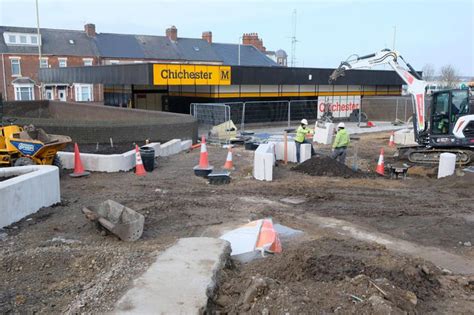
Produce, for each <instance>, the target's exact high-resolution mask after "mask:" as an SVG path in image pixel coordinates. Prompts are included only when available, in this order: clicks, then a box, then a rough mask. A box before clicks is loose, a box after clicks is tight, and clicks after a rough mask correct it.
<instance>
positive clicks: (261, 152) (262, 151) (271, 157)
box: [253, 143, 275, 181]
mask: <svg viewBox="0 0 474 315" xmlns="http://www.w3.org/2000/svg"><path fill="white" fill-rule="evenodd" d="M274 165H275V144H273V143H265V144H261V145H259V146H258V148H257V150H255V155H254V159H253V177H254V178H255V179H258V180H266V181H272V180H273V166H274Z"/></svg>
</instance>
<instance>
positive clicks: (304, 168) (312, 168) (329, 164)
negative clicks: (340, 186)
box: [293, 155, 364, 178]
mask: <svg viewBox="0 0 474 315" xmlns="http://www.w3.org/2000/svg"><path fill="white" fill-rule="evenodd" d="M293 170H295V171H297V172H301V173H305V174H308V175H311V176H339V177H345V178H348V177H364V174H362V173H360V172H355V171H353V170H351V169H350V168H349V167H347V166H346V165H344V164H342V163H339V162H338V161H336V160H334V159H331V158H330V157H328V156H321V155H316V156H313V157H312V158H311V159H309V160H306V161H304V162H303V163H301V164H299V165H297V166H295V167H294V168H293Z"/></svg>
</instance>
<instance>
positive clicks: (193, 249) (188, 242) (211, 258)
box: [113, 237, 230, 314]
mask: <svg viewBox="0 0 474 315" xmlns="http://www.w3.org/2000/svg"><path fill="white" fill-rule="evenodd" d="M229 256H230V244H229V243H228V242H227V241H224V240H221V239H216V238H210V237H191V238H182V239H179V240H178V242H177V243H176V244H175V245H173V246H172V247H170V248H168V249H167V250H165V251H164V252H162V253H161V254H159V255H158V257H157V259H156V262H154V263H153V264H152V265H151V266H150V268H148V270H147V271H146V272H145V273H144V274H143V275H142V276H141V277H140V278H138V279H136V280H135V281H134V284H133V287H132V288H131V289H130V290H129V291H128V292H127V293H125V295H124V296H123V297H122V298H121V299H120V300H119V301H118V302H117V305H116V309H115V311H114V312H113V313H114V314H200V313H202V311H203V310H205V307H206V305H207V301H208V297H209V296H210V295H211V294H212V293H213V291H214V289H215V286H216V277H217V272H218V271H219V270H220V269H221V268H223V266H224V264H225V262H226V260H227V259H228V258H229Z"/></svg>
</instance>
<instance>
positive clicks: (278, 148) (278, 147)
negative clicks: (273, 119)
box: [269, 140, 296, 163]
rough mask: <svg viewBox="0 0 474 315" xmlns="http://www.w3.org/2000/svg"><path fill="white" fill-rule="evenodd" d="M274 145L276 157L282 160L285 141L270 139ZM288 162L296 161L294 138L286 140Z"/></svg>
mask: <svg viewBox="0 0 474 315" xmlns="http://www.w3.org/2000/svg"><path fill="white" fill-rule="evenodd" d="M269 143H273V144H274V145H275V155H276V159H277V160H279V161H282V160H284V156H285V142H284V141H271V142H269ZM288 162H293V163H296V144H295V141H294V140H288Z"/></svg>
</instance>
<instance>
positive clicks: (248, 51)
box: [212, 43, 279, 67]
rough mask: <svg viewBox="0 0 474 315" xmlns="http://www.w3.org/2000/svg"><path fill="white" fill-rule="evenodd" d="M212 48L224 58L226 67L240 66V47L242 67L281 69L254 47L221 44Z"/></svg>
mask: <svg viewBox="0 0 474 315" xmlns="http://www.w3.org/2000/svg"><path fill="white" fill-rule="evenodd" d="M212 47H213V48H214V50H215V51H216V53H217V54H218V55H219V56H220V57H221V58H222V61H223V63H224V64H226V65H231V66H237V65H239V47H240V65H241V66H262V67H279V65H278V64H277V63H276V62H275V61H273V60H271V59H270V58H268V57H267V56H265V55H264V54H263V53H262V52H260V51H259V50H258V49H257V48H255V47H254V46H252V45H238V44H219V43H213V44H212Z"/></svg>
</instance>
